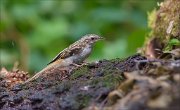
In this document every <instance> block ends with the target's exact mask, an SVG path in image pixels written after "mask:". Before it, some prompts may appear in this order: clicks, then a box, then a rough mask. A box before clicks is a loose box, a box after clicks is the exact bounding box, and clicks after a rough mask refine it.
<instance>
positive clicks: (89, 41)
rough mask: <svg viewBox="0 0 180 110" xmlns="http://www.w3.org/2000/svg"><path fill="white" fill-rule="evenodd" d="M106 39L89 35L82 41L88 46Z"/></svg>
mask: <svg viewBox="0 0 180 110" xmlns="http://www.w3.org/2000/svg"><path fill="white" fill-rule="evenodd" d="M103 39H104V38H103V37H100V36H98V35H96V34H87V35H85V36H84V37H82V38H81V41H82V42H85V43H87V44H93V43H95V42H97V41H99V40H103Z"/></svg>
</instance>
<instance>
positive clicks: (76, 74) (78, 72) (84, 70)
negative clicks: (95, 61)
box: [70, 66, 89, 79]
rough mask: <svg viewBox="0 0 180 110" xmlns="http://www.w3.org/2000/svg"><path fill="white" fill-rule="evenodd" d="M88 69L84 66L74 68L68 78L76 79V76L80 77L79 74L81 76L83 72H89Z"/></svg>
mask: <svg viewBox="0 0 180 110" xmlns="http://www.w3.org/2000/svg"><path fill="white" fill-rule="evenodd" d="M88 70H89V69H88V68H87V67H86V66H84V67H81V68H80V69H78V70H75V71H74V72H73V74H72V75H71V77H70V78H71V79H76V78H78V77H81V76H83V75H84V74H87V73H89V72H88Z"/></svg>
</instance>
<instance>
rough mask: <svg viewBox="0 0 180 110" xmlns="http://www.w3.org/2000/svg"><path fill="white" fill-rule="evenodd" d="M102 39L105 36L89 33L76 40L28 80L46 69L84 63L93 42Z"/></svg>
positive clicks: (36, 76)
mask: <svg viewBox="0 0 180 110" xmlns="http://www.w3.org/2000/svg"><path fill="white" fill-rule="evenodd" d="M101 39H103V38H102V37H100V36H98V35H95V34H87V35H85V36H83V37H82V38H81V39H80V40H78V41H76V42H74V43H73V44H71V45H70V46H69V47H67V48H65V49H64V50H62V51H61V52H60V53H59V54H58V55H57V56H56V57H55V58H54V59H53V60H52V61H51V62H50V63H48V66H47V67H46V68H44V69H43V70H41V71H40V72H38V73H36V75H34V76H33V77H32V78H30V79H28V80H27V81H26V82H29V81H32V80H34V79H36V78H38V77H39V76H40V75H41V74H42V73H43V72H44V71H46V70H49V69H51V68H58V67H64V66H69V65H70V64H80V63H82V62H83V61H84V60H85V59H86V58H87V57H88V56H89V55H90V53H91V51H92V46H93V44H94V43H95V42H97V41H98V40H101ZM26 82H25V83H26Z"/></svg>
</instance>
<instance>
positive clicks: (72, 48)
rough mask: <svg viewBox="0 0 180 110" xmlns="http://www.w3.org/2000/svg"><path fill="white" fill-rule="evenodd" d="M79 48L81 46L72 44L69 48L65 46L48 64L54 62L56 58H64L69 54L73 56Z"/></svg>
mask: <svg viewBox="0 0 180 110" xmlns="http://www.w3.org/2000/svg"><path fill="white" fill-rule="evenodd" d="M81 50H82V48H80V47H79V46H77V45H72V46H70V47H69V48H65V49H64V50H63V51H61V52H60V53H59V54H58V55H57V56H56V57H54V59H53V60H52V61H51V62H49V63H48V65H49V64H51V63H53V62H55V61H56V60H57V59H65V58H67V57H69V56H73V55H75V54H78V53H79V52H80V51H81Z"/></svg>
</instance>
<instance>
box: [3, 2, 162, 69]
mask: <svg viewBox="0 0 180 110" xmlns="http://www.w3.org/2000/svg"><path fill="white" fill-rule="evenodd" d="M157 2H160V0H144V1H143V0H114V1H110V0H99V1H98V0H97V1H95V0H94V1H93V0H61V1H58V0H0V14H1V16H0V19H1V22H0V33H1V40H0V44H1V45H0V62H1V67H3V66H6V67H10V68H11V67H12V65H13V64H14V62H15V61H18V62H20V65H21V67H22V68H23V69H27V68H29V70H31V71H35V70H36V71H38V70H40V69H42V68H43V67H44V66H45V65H46V64H47V63H48V62H49V61H50V60H51V59H52V58H53V57H54V56H56V54H57V53H58V52H59V51H61V50H62V49H64V48H65V47H67V46H68V45H70V44H71V43H73V42H74V41H76V40H78V39H79V38H80V37H81V36H83V35H85V34H89V33H94V34H98V35H101V36H103V37H105V38H106V40H105V41H103V42H102V41H101V42H98V43H97V44H96V45H95V48H94V51H93V53H92V54H91V56H90V57H89V58H88V61H95V60H98V59H112V58H117V57H119V58H122V57H125V56H128V55H131V54H133V53H135V52H136V50H137V48H138V47H141V46H142V44H143V41H144V37H145V35H146V34H147V32H148V29H147V12H148V11H151V10H153V9H154V8H156V7H157Z"/></svg>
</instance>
